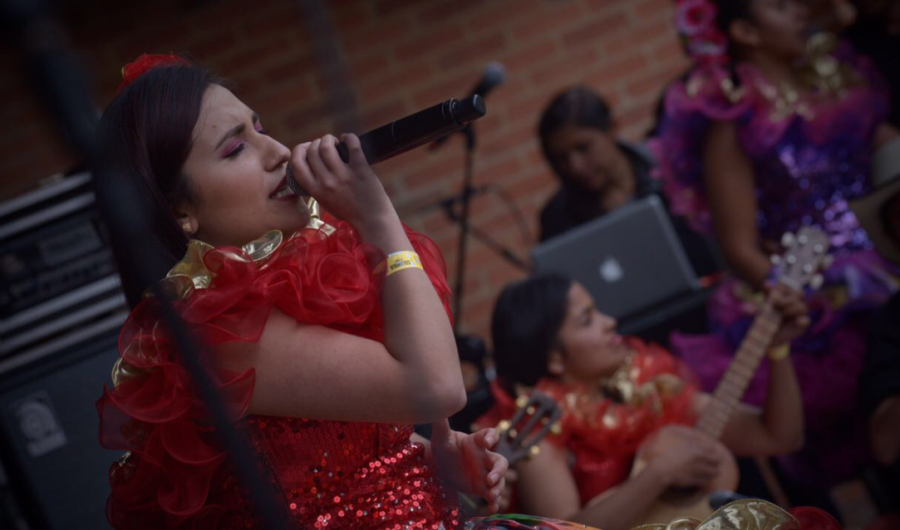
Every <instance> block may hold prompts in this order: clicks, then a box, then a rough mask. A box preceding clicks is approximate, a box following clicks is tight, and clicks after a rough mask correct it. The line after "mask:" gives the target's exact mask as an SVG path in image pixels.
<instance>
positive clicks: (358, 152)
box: [341, 133, 369, 170]
mask: <svg viewBox="0 0 900 530" xmlns="http://www.w3.org/2000/svg"><path fill="white" fill-rule="evenodd" d="M341 141H342V142H344V145H346V146H347V151H349V152H350V166H351V167H352V168H353V169H355V170H356V169H362V168H365V167H366V166H368V165H369V162H368V161H366V155H365V153H363V150H362V144H361V143H360V141H359V137H358V136H356V135H355V134H353V133H347V134H342V135H341Z"/></svg>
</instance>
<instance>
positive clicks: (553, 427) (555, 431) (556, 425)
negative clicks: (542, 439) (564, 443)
mask: <svg viewBox="0 0 900 530" xmlns="http://www.w3.org/2000/svg"><path fill="white" fill-rule="evenodd" d="M550 432H551V433H553V434H561V433H562V425H561V424H560V423H559V422H558V421H557V422H554V423H553V425H551V426H550Z"/></svg>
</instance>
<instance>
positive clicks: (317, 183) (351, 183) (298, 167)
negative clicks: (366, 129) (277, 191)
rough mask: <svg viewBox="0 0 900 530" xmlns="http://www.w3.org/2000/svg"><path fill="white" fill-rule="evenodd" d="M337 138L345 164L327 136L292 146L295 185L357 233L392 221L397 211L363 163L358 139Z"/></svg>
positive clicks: (330, 138)
mask: <svg viewBox="0 0 900 530" xmlns="http://www.w3.org/2000/svg"><path fill="white" fill-rule="evenodd" d="M341 139H342V140H343V141H344V143H345V144H346V145H347V148H348V149H349V151H350V162H349V163H348V164H345V163H344V161H343V160H341V157H340V155H339V154H338V151H337V147H336V146H337V144H338V139H337V138H335V137H334V136H332V135H330V134H329V135H326V136H323V137H322V138H317V139H315V140H313V141H312V142H307V143H303V144H300V145H298V146H296V147H294V149H293V150H292V153H291V161H290V164H291V169H292V171H293V173H294V178H295V179H296V181H297V183H298V184H299V185H300V186H301V187H302V188H303V189H304V190H306V192H307V193H309V194H310V195H311V196H313V197H315V199H316V200H317V201H319V203H320V204H321V205H322V207H323V208H325V210H327V211H328V212H329V213H330V214H332V215H334V216H335V217H337V218H339V219H343V220H345V221H347V222H348V223H350V224H351V225H352V226H353V227H354V228H356V229H357V230H360V231H362V230H363V228H375V229H377V228H378V227H380V226H382V225H381V223H384V222H388V223H394V222H396V221H397V212H396V211H395V210H394V206H393V205H392V204H391V201H390V199H389V198H388V196H387V193H386V192H385V191H384V186H382V184H381V181H380V180H378V175H376V174H375V171H374V170H373V169H372V166H370V165H369V163H368V162H367V161H366V157H365V155H364V154H363V152H362V148H361V146H360V143H359V138H357V137H356V135H355V134H345V135H343V136H342V137H341ZM373 225H374V226H373Z"/></svg>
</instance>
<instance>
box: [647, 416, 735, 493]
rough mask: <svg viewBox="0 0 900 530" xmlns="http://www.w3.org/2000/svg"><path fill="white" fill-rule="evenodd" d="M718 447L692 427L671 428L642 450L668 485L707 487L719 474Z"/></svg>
mask: <svg viewBox="0 0 900 530" xmlns="http://www.w3.org/2000/svg"><path fill="white" fill-rule="evenodd" d="M719 450H720V449H719V446H718V445H717V444H716V443H715V441H714V440H713V439H712V438H710V437H709V436H707V435H705V434H703V433H702V432H700V431H698V430H697V429H694V428H692V427H687V426H684V425H669V426H667V427H663V428H662V429H660V430H659V433H657V435H656V436H655V437H654V438H653V439H651V440H650V441H648V442H647V443H645V444H644V445H643V446H642V447H641V451H640V456H641V457H642V458H646V459H647V460H648V461H649V462H648V464H647V470H648V471H651V472H652V473H656V474H657V475H658V477H659V480H661V481H662V482H663V483H664V484H665V485H667V486H678V487H695V486H704V485H706V484H708V483H709V482H710V481H712V480H713V479H714V478H715V477H716V476H717V475H718V473H719V464H720V462H721V458H720V456H719Z"/></svg>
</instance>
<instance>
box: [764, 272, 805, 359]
mask: <svg viewBox="0 0 900 530" xmlns="http://www.w3.org/2000/svg"><path fill="white" fill-rule="evenodd" d="M767 290H768V291H769V297H770V299H771V300H772V307H774V308H775V310H776V311H778V312H779V313H781V327H780V328H778V331H777V332H776V333H775V337H774V338H773V339H772V345H774V346H778V345H780V344H784V343H786V342H790V341H792V340H794V339H796V338H798V337H800V336H801V335H803V333H804V332H805V331H806V328H807V327H809V324H810V318H809V306H807V305H806V299H805V298H804V295H803V293H802V292H800V291H797V290H795V289H791V288H790V287H788V286H787V285H783V284H779V285H776V286H774V287H767Z"/></svg>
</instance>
